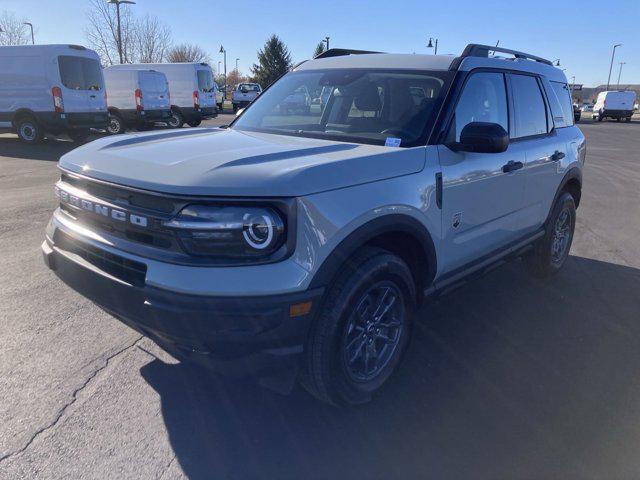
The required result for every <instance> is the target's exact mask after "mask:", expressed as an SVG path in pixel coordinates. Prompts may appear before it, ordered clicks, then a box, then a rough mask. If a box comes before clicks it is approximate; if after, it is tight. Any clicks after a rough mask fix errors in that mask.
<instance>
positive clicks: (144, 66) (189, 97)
mask: <svg viewBox="0 0 640 480" xmlns="http://www.w3.org/2000/svg"><path fill="white" fill-rule="evenodd" d="M110 68H113V69H132V68H133V69H136V70H149V69H151V70H156V71H158V72H162V73H164V74H165V75H166V77H167V81H168V82H169V92H170V93H171V118H169V121H168V124H169V126H170V127H172V128H180V127H182V125H184V124H185V123H187V124H189V125H191V126H192V127H197V126H198V125H200V122H201V121H202V120H204V119H207V118H213V117H215V116H216V115H217V113H216V96H215V91H216V84H215V82H214V81H213V71H212V70H211V67H210V66H209V65H207V64H206V63H134V64H130V65H117V66H113V67H110Z"/></svg>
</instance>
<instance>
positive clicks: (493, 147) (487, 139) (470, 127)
mask: <svg viewBox="0 0 640 480" xmlns="http://www.w3.org/2000/svg"><path fill="white" fill-rule="evenodd" d="M508 147H509V134H508V133H507V131H506V130H505V129H504V128H503V127H502V126H501V125H498V124H497V123H487V122H471V123H468V124H467V125H465V127H464V128H463V129H462V133H461V134H460V143H457V144H455V148H454V150H458V151H463V152H475V153H502V152H504V151H505V150H506V149H507V148H508Z"/></svg>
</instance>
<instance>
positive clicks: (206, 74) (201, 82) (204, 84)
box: [198, 70, 213, 92]
mask: <svg viewBox="0 0 640 480" xmlns="http://www.w3.org/2000/svg"><path fill="white" fill-rule="evenodd" d="M198 88H199V89H200V91H202V92H213V75H212V74H211V70H198Z"/></svg>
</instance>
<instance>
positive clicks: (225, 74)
mask: <svg viewBox="0 0 640 480" xmlns="http://www.w3.org/2000/svg"><path fill="white" fill-rule="evenodd" d="M219 53H224V97H225V98H227V51H226V50H225V48H224V47H223V46H222V45H220V52H219Z"/></svg>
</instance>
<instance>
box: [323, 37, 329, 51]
mask: <svg viewBox="0 0 640 480" xmlns="http://www.w3.org/2000/svg"><path fill="white" fill-rule="evenodd" d="M322 41H323V42H324V43H326V44H327V50H329V37H324V40H322Z"/></svg>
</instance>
